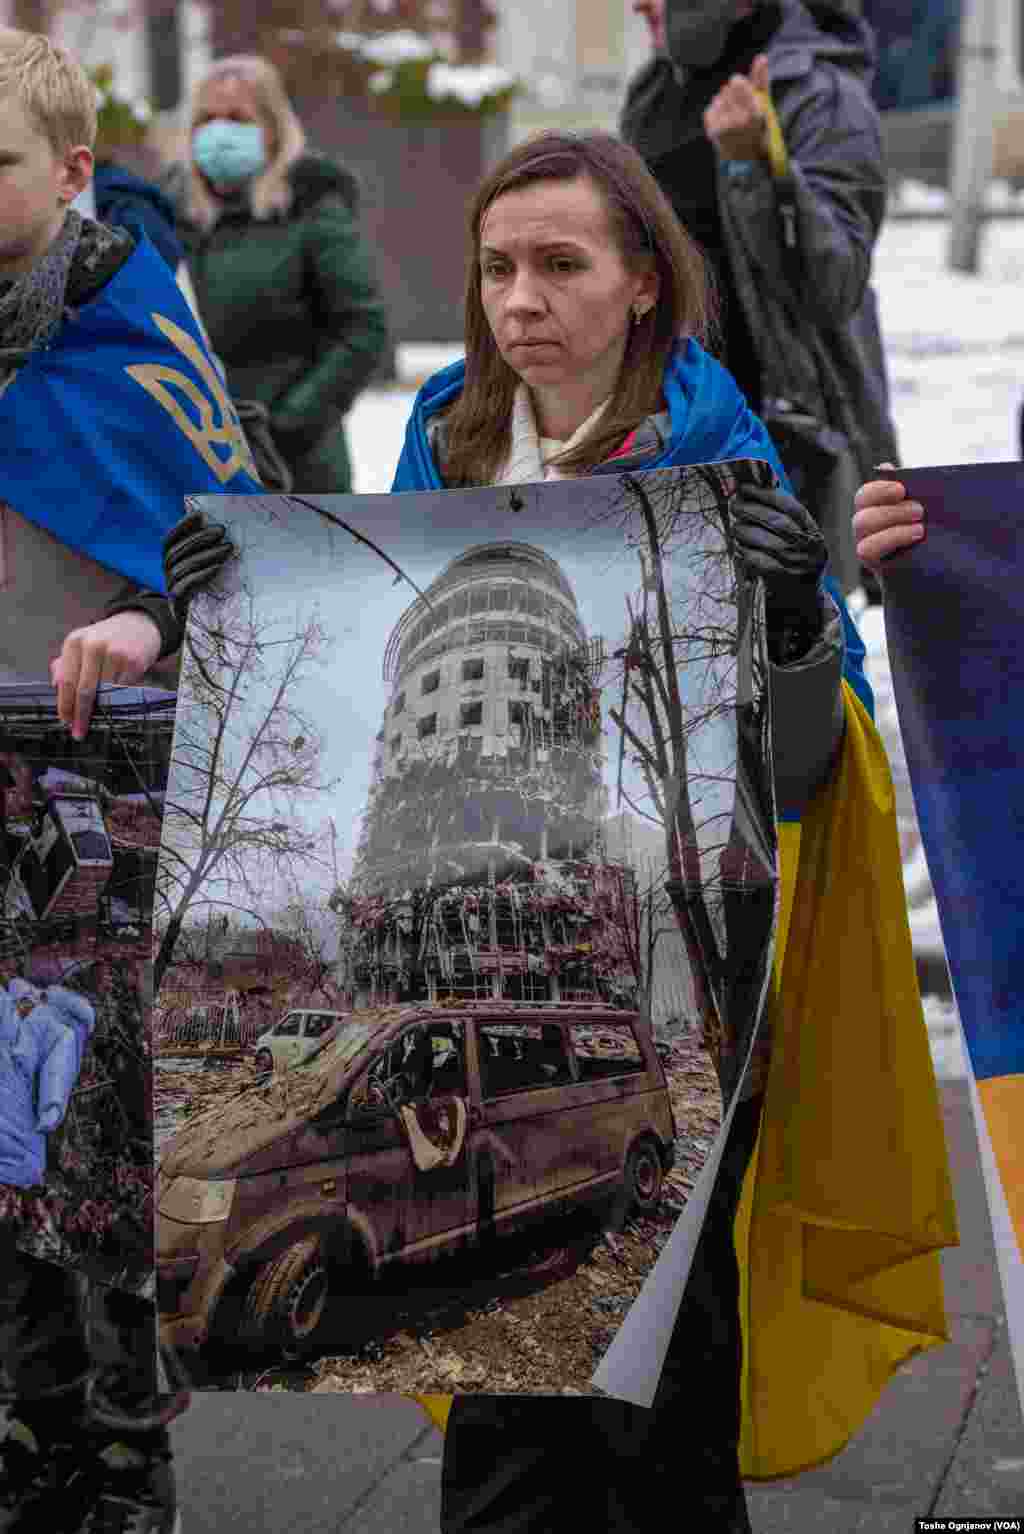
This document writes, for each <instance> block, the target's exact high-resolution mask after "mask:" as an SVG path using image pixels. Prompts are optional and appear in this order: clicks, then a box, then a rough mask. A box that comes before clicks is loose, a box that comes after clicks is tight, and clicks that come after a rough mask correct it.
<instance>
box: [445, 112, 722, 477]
mask: <svg viewBox="0 0 1024 1534" xmlns="http://www.w3.org/2000/svg"><path fill="white" fill-rule="evenodd" d="M578 176H587V177H589V179H590V180H591V181H592V182H593V183H594V185H595V186H596V187H597V189H598V191H599V192H600V194H601V196H602V198H603V199H604V202H605V206H606V207H607V209H608V217H609V220H610V223H611V228H612V233H613V235H614V237H615V240H616V243H617V245H618V248H619V252H620V254H621V256H622V259H623V261H624V262H625V264H626V266H627V268H628V269H629V270H633V271H635V270H637V269H643V267H644V265H645V263H648V262H650V261H652V260H653V263H654V266H655V268H656V270H657V273H658V278H659V288H658V301H657V303H656V304H655V305H654V307H653V308H652V309H649V310H648V312H647V314H646V315H644V317H643V318H642V319H640V320H637V321H635V322H634V323H633V324H632V325H631V327H630V333H629V337H628V339H627V342H626V354H625V357H624V358H623V362H622V367H621V369H620V371H619V377H618V382H617V383H616V387H615V390H614V393H613V394H612V397H611V400H610V401H609V403H608V407H607V409H606V410H605V412H604V414H603V415H602V417H601V420H600V423H599V426H598V428H597V429H596V430H595V431H594V432H592V433H591V434H590V435H589V436H588V437H587V439H586V440H585V441H584V442H582V443H580V444H579V446H578V447H576V448H574V449H573V450H572V451H571V452H569V453H566V454H564V455H562V456H560V457H559V458H558V460H557V462H558V467H559V469H560V470H562V471H563V472H570V473H578V474H585V473H586V472H587V471H588V470H589V469H592V468H593V467H594V466H595V465H596V464H598V463H601V462H602V461H603V460H604V459H605V458H607V457H608V456H609V455H610V454H611V453H613V452H614V451H615V450H616V448H618V447H620V446H621V445H622V443H623V441H624V440H625V438H626V437H628V435H629V434H630V432H632V431H635V429H636V428H637V427H638V426H639V425H640V424H641V422H642V421H644V420H645V419H646V418H647V416H649V415H650V414H651V413H652V412H654V411H656V410H657V409H658V408H659V401H660V399H661V389H662V379H663V377H664V373H665V367H666V364H667V363H668V359H669V357H670V355H671V353H672V350H673V348H674V347H675V345H676V343H677V342H678V341H679V340H680V339H681V338H684V337H687V336H693V337H694V338H695V339H696V340H703V339H705V338H706V336H707V334H708V331H709V328H710V326H711V323H712V322H711V297H710V288H709V282H708V275H707V268H706V266H705V262H704V257H703V255H702V254H701V252H700V250H699V249H698V247H697V246H696V245H695V244H694V242H693V241H692V240H691V239H690V237H689V235H688V234H687V233H686V231H685V230H684V229H683V227H682V225H681V224H680V223H679V220H678V219H677V218H676V216H675V213H674V212H673V211H672V207H671V204H670V203H669V202H668V199H667V198H666V197H665V195H664V193H663V192H662V191H661V188H660V187H659V186H658V183H657V182H656V181H655V179H654V177H653V176H652V175H651V173H650V171H649V170H648V169H647V167H646V165H645V164H644V162H643V160H642V159H641V158H640V156H639V155H638V154H637V153H636V151H635V150H633V149H631V148H630V147H629V146H628V145H627V144H623V143H621V142H620V141H619V140H618V139H616V138H613V137H612V136H611V135H610V134H605V133H587V134H581V135H576V134H571V133H543V134H540V135H539V136H537V137H535V138H532V139H528V140H527V141H526V142H525V143H522V144H519V145H517V146H516V148H515V149H513V150H511V152H510V153H509V154H507V155H506V156H505V158H504V159H503V160H502V161H501V163H500V164H499V165H497V166H496V167H495V169H494V170H493V171H492V172H491V174H490V175H489V176H488V177H487V178H486V180H485V181H484V182H483V184H482V185H481V187H480V189H479V191H478V192H477V194H476V197H475V198H474V199H473V203H472V206H471V208H470V212H469V230H468V233H469V259H468V270H467V276H466V291H465V314H466V321H465V341H466V381H465V385H464V387H463V390H462V393H461V395H460V396H459V398H458V399H457V400H456V401H455V403H454V404H453V405H452V406H451V407H450V408H449V409H448V410H447V411H446V412H445V425H446V433H445V437H446V441H445V453H444V458H445V461H444V476H445V483H446V484H447V485H450V486H452V487H456V486H459V485H467V486H468V485H482V484H484V485H485V484H490V483H491V482H492V481H493V479H494V478H495V476H496V475H497V474H499V473H500V471H501V469H502V466H503V465H504V463H505V462H506V461H507V458H508V454H509V449H510V446H511V421H512V402H513V399H514V396H515V391H516V386H517V384H518V382H519V380H518V378H517V376H516V374H515V373H514V372H513V371H512V369H511V368H510V367H509V365H508V363H507V362H506V361H505V360H504V359H503V357H502V356H501V353H500V352H499V351H498V347H497V344H496V343H495V340H494V337H493V335H492V334H491V328H490V326H489V324H488V323H487V317H486V315H485V314H484V308H483V303H482V302H481V298H480V231H481V227H482V225H483V221H484V218H485V216H486V214H487V211H488V209H489V208H490V206H491V204H492V203H493V202H495V201H496V200H497V199H498V198H499V197H500V196H502V195H503V194H504V193H505V192H511V191H520V190H522V188H523V187H527V186H529V185H531V184H532V183H533V182H536V181H573V180H575V179H576V178H577V177H578Z"/></svg>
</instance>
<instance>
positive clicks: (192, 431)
mask: <svg viewBox="0 0 1024 1534" xmlns="http://www.w3.org/2000/svg"><path fill="white" fill-rule="evenodd" d="M150 318H151V319H152V321H153V323H154V325H155V326H156V327H157V329H158V330H159V331H161V333H162V334H163V335H165V336H166V337H167V339H168V341H170V343H171V345H172V346H173V347H174V348H175V350H176V351H179V352H180V353H181V354H182V356H183V357H185V358H187V360H188V361H189V362H191V364H192V366H193V367H194V368H195V370H196V372H197V373H198V374H199V376H200V378H201V379H202V380H203V382H204V383H205V385H206V387H207V389H209V391H210V393H209V394H204V393H203V391H202V389H200V388H199V387H198V385H197V384H195V383H194V382H193V380H192V379H191V378H189V377H188V375H187V374H186V373H182V372H179V370H178V369H177V368H172V367H167V366H165V365H164V364H163V363H160V362H142V363H137V364H135V365H134V366H133V367H128V368H125V372H126V373H128V374H129V375H130V376H131V377H132V378H134V379H135V382H136V383H138V384H141V385H142V387H143V388H144V389H145V391H146V393H147V394H150V395H152V397H153V398H154V399H155V400H156V402H157V404H158V405H161V406H162V407H163V409H164V410H166V411H167V414H168V415H169V416H170V417H171V419H172V420H173V421H174V423H175V425H176V426H177V427H178V429H179V431H181V432H183V433H184V435H185V436H186V437H187V438H188V440H189V441H190V442H191V444H192V446H193V447H194V448H195V450H196V452H197V453H198V454H199V456H200V457H201V458H202V460H203V462H204V463H206V464H207V465H208V466H209V468H210V469H212V471H213V473H214V474H216V476H217V478H218V479H219V480H220V482H221V484H222V485H226V484H227V482H228V480H229V479H232V478H233V477H234V476H235V474H237V473H238V471H239V469H244V470H245V472H246V473H247V474H249V475H250V476H251V477H252V478H253V479H254V480H255V481H256V483H257V484H259V482H260V476H259V471H258V470H257V468H256V465H255V463H254V462H253V457H252V453H251V452H250V451H249V444H248V442H247V441H246V440H245V433H244V432H243V430H242V426H241V422H240V421H239V419H238V416H237V414H236V412H235V407H234V405H233V404H232V403H231V400H230V398H229V397H228V392H227V390H226V389H225V387H224V384H223V383H222V382H221V378H220V375H219V373H218V372H217V369H216V368H215V367H214V366H213V363H212V362H211V361H210V359H209V357H208V356H207V355H206V353H205V352H204V351H203V349H202V347H201V346H199V345H198V344H197V343H196V342H195V341H194V340H193V339H192V337H191V336H190V335H189V333H188V331H187V330H182V328H181V326H180V325H175V323H174V321H173V320H169V319H167V318H166V316H165V315H163V314H154V315H151V316H150ZM167 384H174V385H175V387H176V388H177V389H179V390H180V391H181V393H182V394H184V395H185V397H186V398H187V399H189V400H191V401H192V403H193V405H194V406H195V407H196V411H197V412H198V415H199V420H198V422H196V421H193V420H192V419H191V417H190V416H189V414H188V412H187V411H186V410H185V409H184V408H183V406H182V405H181V402H180V401H179V400H178V399H176V398H175V396H174V395H173V394H172V393H171V391H170V390H169V389H168V388H167V387H166V385H167ZM211 395H212V396H213V398H212V400H211V398H210V396H211ZM214 402H216V405H217V408H218V409H219V411H220V423H219V424H217V422H215V420H214V415H213V407H214ZM223 447H227V448H230V450H231V451H230V453H229V455H228V457H227V458H222V457H221V456H220V454H219V453H218V452H217V448H223Z"/></svg>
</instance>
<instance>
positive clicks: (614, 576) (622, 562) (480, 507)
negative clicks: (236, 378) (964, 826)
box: [172, 470, 735, 906]
mask: <svg viewBox="0 0 1024 1534" xmlns="http://www.w3.org/2000/svg"><path fill="white" fill-rule="evenodd" d="M664 472H665V473H666V474H675V473H676V472H677V471H674V470H669V471H664ZM652 477H653V476H652ZM657 477H658V478H659V479H660V478H661V474H659V475H658V476H657ZM618 484H619V481H618V479H617V477H609V478H607V479H598V480H594V479H590V480H585V481H579V480H577V481H573V480H565V481H556V482H548V483H547V484H544V485H524V486H520V487H518V488H517V491H516V496H517V498H518V503H519V509H517V510H512V509H511V508H510V502H511V493H510V491H509V489H508V488H504V489H500V490H498V489H490V488H488V489H478V490H465V491H438V492H434V493H418V494H415V495H412V494H407V495H394V496H392V495H361V496H321V497H309V499H310V500H313V501H315V503H316V504H317V505H319V506H322V507H323V508H325V509H326V510H328V511H330V512H332V513H333V514H334V515H335V516H337V517H341V518H342V519H344V520H345V521H347V522H348V523H349V524H350V525H351V526H352V527H354V528H355V529H357V530H358V531H359V532H361V533H362V534H364V535H365V536H366V537H369V538H372V539H373V540H374V542H375V543H377V544H378V545H379V546H380V548H381V549H383V550H384V552H386V553H387V554H388V555H389V556H390V557H391V559H393V560H394V561H395V563H396V564H397V565H399V566H400V567H401V569H402V571H403V572H404V573H405V574H406V575H407V576H408V577H409V578H410V579H411V580H412V581H413V582H415V583H416V585H417V586H418V587H420V589H421V590H422V589H425V588H426V587H427V586H429V584H430V582H431V581H433V580H434V579H436V577H437V576H438V575H439V574H440V573H441V571H442V570H443V569H444V568H445V566H446V565H447V564H448V563H449V562H450V561H451V560H452V559H454V558H455V557H456V556H457V555H458V554H460V553H462V552H463V551H464V550H466V549H467V548H469V547H471V546H473V545H475V544H482V543H488V542H493V541H500V540H503V539H510V540H514V541H516V542H521V543H529V544H532V545H534V546H536V547H539V548H540V549H542V550H543V551H544V552H545V553H547V554H548V555H550V556H551V557H553V558H554V559H556V560H557V561H558V563H559V565H560V567H561V569H562V571H563V573H564V574H565V576H566V578H567V579H568V581H569V582H570V584H571V585H572V587H573V590H574V592H575V596H576V601H577V604H578V609H579V613H580V617H581V619H582V622H583V624H584V627H585V628H586V630H587V633H588V635H589V636H596V635H600V636H602V638H603V639H604V643H605V649H606V652H608V653H609V654H610V652H612V651H614V650H616V649H618V648H619V647H620V645H621V644H622V641H623V638H624V635H625V629H626V621H627V617H626V605H625V598H626V595H627V594H630V595H632V594H634V593H635V592H636V591H637V589H638V586H639V582H640V569H639V562H638V559H637V556H636V554H635V552H633V551H632V550H630V549H628V548H627V547H626V545H625V542H624V538H623V533H622V529H621V523H617V522H616V521H615V519H614V518H610V517H609V516H608V515H607V513H608V511H609V510H610V509H611V506H612V503H613V499H614V497H615V496H616V494H617V493H618ZM596 496H599V497H600V500H598V501H596V502H595V497H596ZM204 510H205V511H206V513H207V515H208V516H213V517H216V518H217V519H218V520H220V521H222V522H225V523H226V524H227V525H228V526H229V528H230V530H231V535H232V537H233V539H234V540H235V541H236V543H237V544H238V545H239V546H240V548H241V549H242V554H243V559H242V564H241V570H242V572H243V579H244V581H245V583H246V585H247V587H248V589H249V590H251V591H253V592H255V593H256V594H257V610H258V613H259V619H260V622H261V623H264V622H269V623H271V624H272V625H273V627H274V630H275V634H276V635H277V636H278V637H281V638H285V637H287V636H290V635H292V634H294V633H296V632H297V631H298V630H299V629H300V628H301V627H302V626H304V625H305V624H306V623H307V622H308V621H309V619H310V618H311V617H313V616H314V615H317V616H318V617H319V619H320V620H321V622H322V623H323V624H324V625H325V627H326V628H327V630H328V632H329V635H330V640H329V646H328V652H327V654H326V655H325V658H324V659H323V661H322V663H321V664H318V665H317V666H316V667H315V668H313V669H312V670H311V674H310V676H309V677H308V678H307V680H306V681H305V682H304V683H303V684H302V685H301V686H297V687H295V688H294V689H293V692H292V703H293V705H294V706H296V707H297V708H298V709H300V711H301V712H303V713H305V714H307V715H308V716H310V717H312V718H314V719H315V720H316V722H317V724H318V725H319V727H320V729H321V731H322V732H323V735H324V752H323V757H322V775H323V777H324V778H327V779H331V778H338V779H339V780H340V781H339V783H338V786H337V788H336V789H335V790H334V792H333V793H332V794H330V795H329V796H324V798H323V799H317V800H316V801H314V802H311V803H310V805H309V807H308V809H307V810H305V811H303V812H301V813H302V818H303V819H305V820H306V821H307V823H309V824H311V825H314V824H315V825H317V826H323V825H324V824H325V822H326V819H327V817H328V816H333V817H334V820H335V824H336V828H337V849H338V864H339V867H338V871H339V875H340V877H342V878H346V877H347V876H348V874H349V873H350V872H351V866H352V857H353V854H354V851H355V845H356V841H357V839H358V834H359V819H360V816H361V813H362V810H363V808H364V805H365V802H366V793H367V789H368V786H369V783H370V777H371V771H372V763H373V757H374V753H375V751H376V749H377V741H376V736H377V733H378V731H379V730H380V729H381V726H382V723H383V716H384V709H385V706H386V704H387V702H388V699H389V696H390V693H391V688H390V686H389V685H388V684H387V683H385V681H384V680H383V675H382V665H383V658H384V652H385V649H386V646H387V641H388V637H389V635H390V633H391V631H392V629H393V627H394V625H395V624H396V623H397V622H398V620H399V619H400V618H401V616H402V614H403V613H404V612H405V611H406V609H407V608H408V607H409V606H410V605H411V603H412V602H414V601H415V600H416V593H415V591H414V590H413V588H412V587H411V586H410V585H409V583H408V582H407V581H398V580H397V578H396V575H395V573H394V571H393V570H392V569H390V568H389V567H388V565H387V564H386V563H385V562H384V561H383V560H382V559H381V558H380V557H379V556H378V555H377V554H376V553H374V552H373V551H372V550H371V549H369V548H367V547H366V546H365V545H363V544H361V543H359V542H357V541H356V540H355V539H354V538H353V537H351V536H350V535H349V534H348V533H347V532H345V531H344V530H342V529H341V528H338V527H335V526H332V525H331V524H330V523H329V522H327V521H326V520H324V519H323V518H321V517H320V516H318V515H317V513H316V512H315V511H314V510H312V509H309V508H307V507H306V506H303V505H300V504H296V503H295V502H294V501H293V500H290V499H289V498H286V497H281V496H268V495H261V496H251V497H236V496H231V497H228V496H217V497H209V498H207V499H206V501H205V504H204ZM673 584H674V583H673ZM620 675H621V673H620V670H619V667H618V665H617V664H615V663H614V662H610V663H609V664H607V665H606V667H605V672H604V678H605V680H606V682H610V683H611V685H610V686H608V685H606V686H605V689H604V696H603V698H602V718H603V726H604V736H605V780H606V783H607V784H608V786H609V788H610V789H611V791H612V792H611V797H610V802H609V810H610V812H611V813H613V814H614V813H615V811H616V808H617V806H616V801H615V792H614V790H615V782H616V777H617V771H618V749H619V748H618V732H617V730H616V728H615V726H614V725H613V723H612V722H611V720H610V719H609V718H608V712H607V711H608V708H609V706H616V705H617V704H618V702H619V701H620V698H619V690H620V687H621V681H616V680H615V678H616V677H620ZM265 696H266V689H263V688H260V689H257V690H256V691H255V692H254V693H253V694H252V696H251V697H250V699H249V703H248V706H249V708H250V709H251V710H252V714H251V717H252V718H256V717H260V716H261V715H262V714H264V713H265V706H264V698H265ZM179 707H180V708H184V707H187V700H186V698H185V695H184V693H183V694H182V701H181V703H180V705H179ZM715 733H716V737H717V738H716V739H715V740H714V742H712V740H711V739H710V736H711V731H710V730H708V731H705V732H704V734H705V737H706V740H705V743H704V749H703V750H702V751H701V752H700V755H701V757H702V758H703V759H704V763H705V764H706V766H707V767H708V768H709V769H713V768H714V766H715V760H717V762H718V763H721V762H722V759H723V754H724V755H725V758H726V760H731V759H732V757H733V756H734V751H735V748H734V743H733V740H732V730H731V728H730V727H728V726H726V727H725V729H724V730H722V729H719V730H718V731H716V732H715ZM709 752H710V755H709V754H708V753H709ZM719 770H721V768H720V767H719ZM172 772H173V768H172ZM630 777H632V786H633V788H634V790H635V791H636V792H637V793H638V795H639V794H640V792H641V790H640V789H639V784H638V780H637V777H636V774H635V773H632V774H630V773H629V772H627V782H629V781H630ZM716 797H718V798H720V799H721V808H722V810H727V809H728V808H729V807H731V787H729V788H728V789H725V788H723V789H722V790H721V791H720V793H718V794H716ZM172 799H173V792H172ZM708 807H709V805H708V804H707V803H706V804H705V808H708ZM716 839H717V838H716ZM330 882H331V881H330V878H329V877H328V876H324V877H323V879H322V880H321V885H322V888H323V889H324V892H325V893H326V891H327V889H328V888H329V886H330ZM268 898H269V900H270V904H271V906H273V904H274V903H275V902H276V903H277V904H278V905H279V904H280V897H279V896H278V895H277V894H276V893H274V894H273V895H270V896H269V897H268Z"/></svg>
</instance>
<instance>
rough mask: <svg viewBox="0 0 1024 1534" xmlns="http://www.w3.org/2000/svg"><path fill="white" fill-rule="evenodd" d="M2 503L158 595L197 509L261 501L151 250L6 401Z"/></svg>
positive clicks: (219, 392) (219, 384) (36, 360)
mask: <svg viewBox="0 0 1024 1534" xmlns="http://www.w3.org/2000/svg"><path fill="white" fill-rule="evenodd" d="M0 441H2V442H3V452H2V454H0V500H3V501H6V502H7V503H8V505H10V506H11V507H13V509H14V510H15V511H16V512H18V513H19V515H21V516H23V517H25V518H26V519H27V520H28V521H30V522H34V523H36V524H37V526H39V527H43V528H45V529H46V530H47V531H48V532H50V533H52V534H53V535H54V537H56V538H59V539H60V541H61V542H62V543H64V544H67V545H68V546H69V547H71V548H74V549H77V550H78V551H79V552H80V553H81V554H84V555H87V556H88V557H89V558H90V559H94V560H96V562H97V563H98V564H101V565H105V566H106V567H107V568H108V569H111V570H115V571H117V572H119V573H120V574H122V575H124V576H125V577H126V579H128V580H132V581H137V582H139V584H140V585H142V586H145V587H147V588H148V589H151V590H156V591H162V590H163V589H164V577H163V569H162V564H161V543H162V541H163V538H164V535H165V534H166V533H167V532H169V531H170V529H171V528H172V527H173V526H174V524H175V523H176V522H177V521H178V520H179V519H180V518H181V517H182V516H183V515H184V505H183V502H184V498H185V496H187V495H202V494H209V493H210V492H213V491H218V490H224V491H228V492H230V493H232V494H235V495H245V494H250V493H253V492H258V491H259V490H260V488H261V486H260V482H259V477H258V475H257V472H256V466H255V464H254V463H253V460H252V456H251V454H250V452H249V448H248V445H247V443H246V441H245V437H244V434H243V432H242V429H241V426H240V424H239V421H238V416H237V414H236V412H235V409H234V406H233V405H232V403H231V400H230V398H229V397H228V394H227V390H226V388H225V386H224V383H223V380H222V378H221V376H220V374H219V372H218V370H217V368H216V366H215V364H214V362H213V360H212V358H211V356H210V354H209V352H208V350H207V348H206V345H205V343H204V341H203V338H202V335H201V333H200V330H199V327H198V325H197V324H196V320H195V317H194V315H193V314H192V311H191V310H190V308H189V306H188V304H187V302H186V300H185V298H184V297H183V295H182V293H181V290H180V289H179V288H178V286H177V284H176V282H175V280H174V277H173V275H172V273H171V272H170V270H169V269H168V267H167V265H166V263H165V262H164V261H163V260H162V259H161V257H160V256H159V255H158V254H157V253H156V251H155V250H154V248H153V246H152V245H151V244H150V243H149V241H148V240H146V239H143V240H142V241H141V242H140V243H139V245H138V246H137V247H136V249H135V250H134V251H133V252H132V254H131V256H129V258H128V260H127V261H126V262H125V264H124V265H123V266H122V267H121V268H120V270H119V271H118V272H117V273H116V274H115V275H114V276H113V277H112V278H111V280H110V282H108V283H107V285H106V287H105V288H104V289H103V291H102V292H101V293H100V294H99V295H98V296H97V297H96V298H94V299H93V300H92V301H91V302H89V303H87V304H84V305H83V306H82V307H81V308H80V309H78V310H76V311H74V314H73V316H69V317H68V318H67V319H66V320H65V322H64V324H63V325H62V326H61V328H60V330H59V331H58V333H57V335H56V337H55V339H54V340H53V342H52V343H51V345H50V346H49V347H48V348H46V349H45V350H43V351H40V352H36V353H34V354H33V355H32V356H31V357H30V358H29V360H28V361H27V362H26V363H25V364H24V366H23V367H22V368H21V369H20V371H19V372H18V375H17V377H16V378H15V380H14V382H13V383H12V384H11V386H10V387H9V388H8V389H7V391H6V393H5V394H4V395H3V396H2V397H0Z"/></svg>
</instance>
